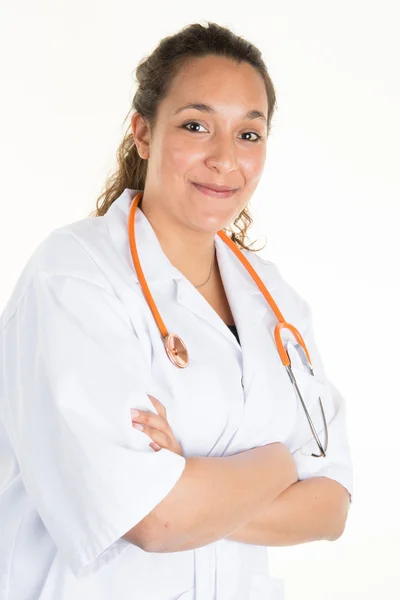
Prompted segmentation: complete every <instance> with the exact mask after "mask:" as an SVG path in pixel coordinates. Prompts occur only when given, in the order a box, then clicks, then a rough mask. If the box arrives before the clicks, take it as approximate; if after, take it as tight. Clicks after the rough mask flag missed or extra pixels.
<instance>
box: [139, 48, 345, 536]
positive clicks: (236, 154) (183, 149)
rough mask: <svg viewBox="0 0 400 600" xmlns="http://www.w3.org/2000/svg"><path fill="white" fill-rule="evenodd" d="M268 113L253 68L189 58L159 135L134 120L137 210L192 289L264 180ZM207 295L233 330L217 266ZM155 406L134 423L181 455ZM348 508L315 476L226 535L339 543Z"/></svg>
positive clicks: (341, 492) (161, 114) (337, 491)
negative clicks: (142, 170) (209, 187)
mask: <svg viewBox="0 0 400 600" xmlns="http://www.w3.org/2000/svg"><path fill="white" fill-rule="evenodd" d="M188 103H205V104H208V105H211V106H212V107H213V111H212V112H203V111H200V110H198V109H194V108H190V109H186V110H185V111H182V112H180V113H178V114H174V113H175V111H176V110H177V109H178V108H180V107H182V106H184V105H185V104H188ZM267 109H268V100H267V95H266V91H265V86H264V82H263V80H262V78H261V77H260V75H259V74H258V72H257V71H256V70H255V69H254V68H253V67H252V66H250V65H248V64H247V63H241V64H236V63H235V62H233V61H231V60H230V59H227V58H225V57H218V56H207V57H203V58H201V59H193V60H191V61H190V62H189V63H188V64H187V65H186V66H185V67H184V68H183V69H182V70H181V71H180V72H179V73H178V74H177V75H176V77H175V79H174V81H173V82H172V85H171V88H170V90H169V93H168V95H167V97H166V98H164V99H163V101H162V102H161V103H160V105H159V109H158V114H157V120H156V124H155V127H154V129H153V130H151V129H150V127H149V126H148V124H147V123H146V121H145V120H144V119H143V118H142V117H141V116H140V115H139V114H138V113H135V114H134V115H133V116H132V119H131V124H132V132H133V137H134V140H135V144H136V146H137V150H138V153H139V155H140V156H141V157H142V158H143V159H146V160H147V161H148V170H147V177H146V182H145V188H144V193H143V199H142V203H141V210H142V211H143V212H144V214H145V215H146V217H147V219H148V220H149V221H150V223H151V225H152V227H153V229H154V231H155V233H156V235H157V237H158V239H159V242H160V244H161V247H162V249H163V251H164V252H165V254H166V255H167V257H168V258H169V260H170V261H171V263H172V264H173V265H174V266H175V267H176V268H177V269H179V270H180V271H181V273H183V274H184V275H185V277H186V278H187V279H188V280H189V281H191V283H192V284H193V285H199V284H200V283H202V282H204V281H205V280H206V279H207V276H208V273H209V269H210V265H211V262H212V260H213V258H214V237H215V235H216V233H217V231H219V230H220V229H222V228H224V227H226V226H228V225H229V224H230V223H231V222H232V221H233V220H234V219H235V217H236V216H237V215H238V214H239V213H240V212H241V211H242V210H243V208H244V207H245V206H246V205H247V204H248V202H249V200H250V198H251V196H252V195H253V193H254V191H255V189H256V187H257V185H258V182H259V180H260V178H261V175H262V172H263V168H264V163H265V159H266V142H267V124H266V121H264V120H263V119H262V118H256V119H245V118H244V115H245V114H246V113H247V112H248V111H250V110H256V111H259V112H262V113H263V114H264V115H265V116H266V115H267ZM189 122H190V123H191V125H189ZM185 124H186V128H185ZM257 136H261V139H258V137H257ZM253 140H254V141H253ZM192 181H195V182H198V183H201V182H203V183H204V182H213V183H217V184H220V185H226V186H230V187H237V188H238V191H237V192H236V193H235V194H234V195H233V196H232V197H231V198H225V199H217V198H213V197H207V196H204V195H203V194H201V193H200V192H199V191H197V190H196V189H195V188H194V187H193V185H192V184H191V182H192ZM201 293H202V294H203V295H205V297H206V298H207V300H208V301H209V302H210V304H211V305H212V306H213V307H214V308H215V310H216V311H217V312H219V314H220V315H221V316H223V318H225V317H226V322H229V319H230V317H231V315H230V314H229V306H228V304H227V301H226V298H225V295H224V290H223V285H222V282H221V278H220V275H219V271H218V268H216V269H213V272H212V276H211V278H210V280H209V281H208V282H207V284H206V285H205V286H204V287H202V289H201ZM149 398H150V400H151V401H152V403H153V405H154V406H155V408H156V410H157V415H155V414H153V413H152V412H148V411H139V416H138V417H133V418H132V424H134V423H136V424H140V425H142V426H143V427H144V429H143V431H144V433H146V434H147V435H148V436H149V438H150V439H151V440H152V442H151V443H150V445H151V447H152V448H153V450H155V451H158V450H159V449H160V448H168V449H169V450H171V451H172V452H176V453H178V454H181V455H183V454H182V448H181V446H180V444H179V442H178V441H177V440H176V439H175V436H174V434H173V432H172V430H171V428H170V427H169V424H168V420H167V415H166V411H165V407H164V406H163V405H162V404H161V403H160V402H159V401H158V400H157V399H155V398H154V397H152V396H149ZM348 508H349V494H348V492H347V490H346V489H345V488H344V487H343V486H341V485H340V484H339V483H338V482H336V481H334V480H332V479H329V478H325V477H315V478H310V479H307V480H306V481H299V482H297V483H295V484H293V485H291V486H290V487H289V488H288V489H287V490H285V492H284V493H283V494H281V495H280V496H279V497H278V498H277V499H276V500H275V501H274V502H273V503H272V505H270V506H269V507H261V509H260V512H259V513H257V514H256V515H249V519H250V520H249V522H248V524H247V525H246V526H244V527H242V528H240V529H239V530H237V531H235V532H233V533H232V534H231V535H230V536H229V537H230V539H234V540H237V541H241V542H245V543H253V544H262V545H291V544H299V543H304V542H309V541H312V540H320V539H325V540H335V539H337V538H338V537H340V535H341V534H342V533H343V530H344V527H345V523H346V519H347V513H348Z"/></svg>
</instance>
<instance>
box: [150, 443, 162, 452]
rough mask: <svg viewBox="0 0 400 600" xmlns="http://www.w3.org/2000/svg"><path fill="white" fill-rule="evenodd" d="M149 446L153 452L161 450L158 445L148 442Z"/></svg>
mask: <svg viewBox="0 0 400 600" xmlns="http://www.w3.org/2000/svg"><path fill="white" fill-rule="evenodd" d="M149 446H150V448H153V450H154V451H155V452H158V451H159V450H161V447H160V446H159V445H158V444H155V443H154V442H150V444H149Z"/></svg>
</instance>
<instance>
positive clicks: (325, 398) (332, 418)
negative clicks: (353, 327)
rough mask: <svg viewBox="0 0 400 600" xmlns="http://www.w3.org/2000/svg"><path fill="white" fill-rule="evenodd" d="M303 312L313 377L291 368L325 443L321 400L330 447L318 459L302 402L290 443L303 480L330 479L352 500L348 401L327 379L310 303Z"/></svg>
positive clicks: (302, 325) (301, 330) (317, 451)
mask: <svg viewBox="0 0 400 600" xmlns="http://www.w3.org/2000/svg"><path fill="white" fill-rule="evenodd" d="M303 302H304V304H303V306H304V311H303V318H302V321H301V326H300V327H299V328H298V329H299V331H300V333H301V335H302V337H303V339H304V341H305V344H306V346H307V348H308V351H309V354H310V358H311V362H312V366H313V371H314V377H313V376H312V375H310V374H308V373H307V372H306V371H305V370H304V369H302V368H300V367H299V366H298V365H297V366H295V363H292V368H293V371H294V373H295V376H296V378H297V381H298V383H299V386H300V389H301V390H302V392H303V393H304V398H305V401H306V405H307V408H308V410H309V412H310V415H311V418H312V420H313V423H314V425H315V428H316V430H317V432H318V435H319V437H320V440H321V441H322V443H324V441H325V435H324V426H323V417H322V412H321V409H320V405H319V401H318V398H319V397H321V400H322V404H323V408H324V412H325V417H326V420H327V425H328V448H327V455H326V457H320V458H316V457H313V456H311V454H312V453H316V454H319V449H318V445H317V443H316V441H315V440H314V437H313V435H312V432H311V429H310V427H309V425H308V421H307V419H306V416H305V413H304V411H303V408H302V406H301V404H300V401H298V400H297V417H296V421H295V426H294V430H293V434H292V435H291V437H290V439H289V440H288V442H287V445H288V447H289V448H290V450H291V451H292V454H293V457H294V460H295V462H296V466H297V472H298V477H299V479H300V480H302V479H307V478H310V477H317V476H323V477H329V478H330V479H334V480H335V481H338V482H339V483H340V484H341V485H342V486H343V487H345V488H346V489H347V490H348V492H349V494H350V499H351V495H352V493H353V473H352V461H351V455H350V448H349V443H348V437H347V429H346V411H345V400H344V398H343V396H342V395H341V393H340V392H339V390H338V389H337V388H336V387H335V386H334V385H333V383H332V382H331V381H330V380H329V379H328V377H327V376H326V373H325V370H324V366H323V363H322V359H321V355H320V353H319V351H318V348H317V345H316V342H315V337H314V328H313V319H312V314H311V310H310V307H309V304H308V303H307V302H305V301H303Z"/></svg>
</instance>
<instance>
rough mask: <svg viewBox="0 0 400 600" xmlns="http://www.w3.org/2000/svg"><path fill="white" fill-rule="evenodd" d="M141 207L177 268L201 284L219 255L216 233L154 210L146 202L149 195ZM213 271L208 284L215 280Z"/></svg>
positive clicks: (164, 250) (195, 284)
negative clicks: (215, 238)
mask: <svg viewBox="0 0 400 600" xmlns="http://www.w3.org/2000/svg"><path fill="white" fill-rule="evenodd" d="M139 208H140V210H141V211H142V212H143V213H144V215H145V217H146V218H147V220H148V221H149V222H150V224H151V226H152V228H153V230H154V232H155V234H156V236H157V238H158V241H159V242H160V245H161V247H162V249H163V252H164V253H165V255H166V256H167V257H168V259H169V260H170V262H171V263H172V264H173V265H174V267H176V268H177V269H178V270H179V271H180V272H181V273H182V274H183V275H184V276H185V277H186V278H187V279H188V280H189V281H190V282H191V283H192V284H193V285H194V286H198V285H201V284H202V283H203V282H204V281H206V279H207V277H208V276H209V273H210V267H211V263H212V262H213V261H214V266H215V263H216V257H215V256H214V255H215V243H214V237H215V233H208V232H206V233H204V232H199V231H195V230H191V229H189V228H187V227H186V228H185V227H182V225H180V224H179V223H177V222H176V221H174V220H173V219H171V218H170V217H169V216H168V215H164V214H163V213H160V212H159V211H157V210H154V209H151V210H149V207H148V205H147V203H146V202H145V198H144V197H143V198H142V201H141V202H140V204H139ZM214 271H215V269H214V268H213V272H212V273H211V277H210V279H209V281H208V283H207V284H205V286H204V287H207V286H208V285H209V284H211V282H212V281H213V274H214Z"/></svg>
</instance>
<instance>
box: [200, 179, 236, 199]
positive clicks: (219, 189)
mask: <svg viewBox="0 0 400 600" xmlns="http://www.w3.org/2000/svg"><path fill="white" fill-rule="evenodd" d="M191 183H192V185H194V187H195V188H196V189H197V190H198V191H199V192H201V193H202V194H204V195H205V196H212V197H213V198H230V197H231V196H233V194H234V193H235V192H237V188H228V187H226V186H211V187H210V186H209V185H202V184H200V183H195V182H194V181H192V182H191Z"/></svg>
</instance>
